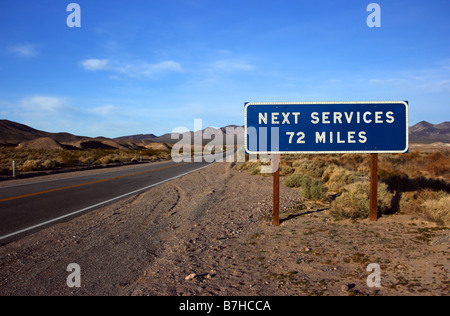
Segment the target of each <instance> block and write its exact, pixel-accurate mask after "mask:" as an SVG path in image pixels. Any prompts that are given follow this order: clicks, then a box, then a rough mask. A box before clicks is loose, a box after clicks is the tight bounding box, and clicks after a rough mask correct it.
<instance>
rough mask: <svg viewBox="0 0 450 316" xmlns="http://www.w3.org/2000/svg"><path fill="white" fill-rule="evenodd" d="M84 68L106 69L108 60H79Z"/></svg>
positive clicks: (92, 69)
mask: <svg viewBox="0 0 450 316" xmlns="http://www.w3.org/2000/svg"><path fill="white" fill-rule="evenodd" d="M81 65H82V66H83V68H84V69H86V70H89V71H97V70H107V69H108V60H107V59H86V60H84V61H82V62H81Z"/></svg>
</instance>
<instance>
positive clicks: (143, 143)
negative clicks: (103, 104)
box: [0, 120, 450, 150]
mask: <svg viewBox="0 0 450 316" xmlns="http://www.w3.org/2000/svg"><path fill="white" fill-rule="evenodd" d="M227 128H231V130H232V131H233V132H234V131H237V135H238V137H237V138H236V137H235V139H234V141H235V144H238V141H237V139H241V140H242V139H243V128H242V126H237V125H229V126H226V127H222V128H220V129H216V128H212V127H208V128H205V129H203V130H201V131H197V132H195V133H194V132H186V133H185V134H184V136H182V135H180V134H174V135H172V134H171V133H167V134H164V135H161V136H156V135H154V134H138V135H131V136H123V137H119V138H115V139H109V138H105V137H96V138H92V137H86V136H77V135H72V134H69V133H49V132H44V131H40V130H37V129H34V128H32V127H29V126H27V125H24V124H20V123H16V122H12V121H9V120H0V146H14V147H17V148H28V149H49V150H50V149H53V150H63V149H81V150H82V149H93V148H101V149H131V150H137V149H144V148H153V149H170V148H171V147H172V146H173V144H175V143H177V142H179V141H180V140H181V139H182V138H184V139H188V137H190V138H191V140H192V142H193V141H194V138H195V137H196V136H197V137H202V135H212V139H211V138H207V137H206V136H205V137H204V139H203V144H204V145H206V144H214V143H215V142H214V141H213V139H215V138H214V135H222V136H223V138H222V139H221V140H220V141H219V142H218V143H219V144H226V138H227ZM187 134H188V135H187ZM172 136H174V138H173V139H172ZM409 140H410V143H411V144H431V143H438V142H441V143H448V144H450V122H444V123H441V124H431V123H429V122H426V121H422V122H420V123H417V124H416V125H414V126H411V127H410V128H409ZM238 145H242V144H238Z"/></svg>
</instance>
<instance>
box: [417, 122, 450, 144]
mask: <svg viewBox="0 0 450 316" xmlns="http://www.w3.org/2000/svg"><path fill="white" fill-rule="evenodd" d="M409 141H410V143H416V144H431V143H450V122H444V123H441V124H431V123H428V122H426V121H422V122H420V123H417V124H416V125H413V126H411V127H410V128H409Z"/></svg>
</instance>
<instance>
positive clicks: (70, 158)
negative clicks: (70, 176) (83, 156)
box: [56, 151, 78, 167]
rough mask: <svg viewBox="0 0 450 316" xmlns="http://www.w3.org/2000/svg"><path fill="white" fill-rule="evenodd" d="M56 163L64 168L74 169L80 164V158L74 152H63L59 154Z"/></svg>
mask: <svg viewBox="0 0 450 316" xmlns="http://www.w3.org/2000/svg"><path fill="white" fill-rule="evenodd" d="M56 161H57V162H58V163H59V164H60V165H62V166H63V167H73V166H75V165H76V164H77V163H78V156H77V154H76V153H75V152H73V151H62V152H60V153H59V154H58V157H57V158H56Z"/></svg>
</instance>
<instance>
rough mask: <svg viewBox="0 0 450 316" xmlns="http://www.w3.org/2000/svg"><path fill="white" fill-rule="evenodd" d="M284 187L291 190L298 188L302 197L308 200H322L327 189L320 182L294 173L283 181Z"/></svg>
mask: <svg viewBox="0 0 450 316" xmlns="http://www.w3.org/2000/svg"><path fill="white" fill-rule="evenodd" d="M284 183H285V185H286V186H288V187H291V188H300V189H301V192H302V196H303V197H305V198H307V199H309V200H316V201H318V200H324V199H325V197H326V193H327V189H326V188H325V186H324V185H323V183H322V181H320V180H317V179H314V178H311V177H309V176H306V175H302V174H299V173H294V174H293V175H290V176H289V177H287V178H286V180H285V182H284Z"/></svg>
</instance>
